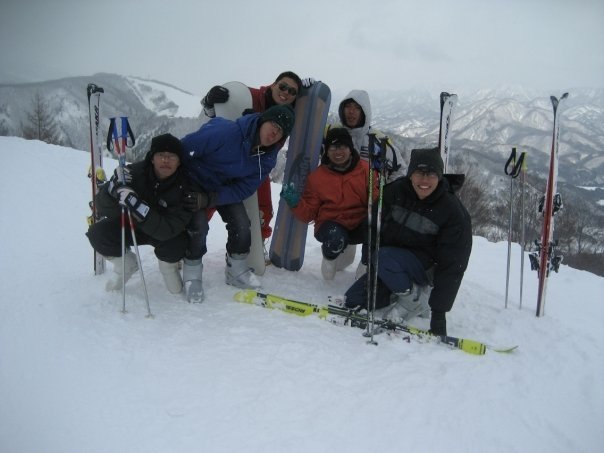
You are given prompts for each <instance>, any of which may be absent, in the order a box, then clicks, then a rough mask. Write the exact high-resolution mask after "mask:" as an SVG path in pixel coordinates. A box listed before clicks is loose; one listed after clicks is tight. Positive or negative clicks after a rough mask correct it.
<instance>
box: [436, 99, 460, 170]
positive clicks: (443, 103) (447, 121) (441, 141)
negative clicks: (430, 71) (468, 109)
mask: <svg viewBox="0 0 604 453" xmlns="http://www.w3.org/2000/svg"><path fill="white" fill-rule="evenodd" d="M456 104H457V95H456V94H451V93H447V92H446V91H443V92H442V93H440V131H439V134H438V148H439V149H440V155H441V157H442V159H443V163H444V170H445V171H444V172H445V173H448V170H449V155H450V146H451V134H450V132H451V120H452V117H453V108H454V107H455V105H456Z"/></svg>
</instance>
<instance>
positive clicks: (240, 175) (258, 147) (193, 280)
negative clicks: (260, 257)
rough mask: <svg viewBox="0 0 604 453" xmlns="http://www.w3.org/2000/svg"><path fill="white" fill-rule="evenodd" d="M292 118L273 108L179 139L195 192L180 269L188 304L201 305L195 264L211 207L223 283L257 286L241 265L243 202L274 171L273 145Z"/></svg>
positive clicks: (247, 235)
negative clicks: (219, 230)
mask: <svg viewBox="0 0 604 453" xmlns="http://www.w3.org/2000/svg"><path fill="white" fill-rule="evenodd" d="M294 119H295V114H294V110H293V109H292V108H291V107H290V106H289V105H276V106H273V107H271V108H269V109H267V110H266V111H265V112H264V113H251V114H249V115H244V116H242V117H241V118H238V119H237V120H236V121H230V120H227V119H224V118H219V117H217V118H213V119H211V120H210V121H208V122H207V123H205V124H204V125H203V126H201V128H200V129H199V130H198V131H196V132H193V133H192V134H189V135H187V136H186V137H185V138H183V139H182V144H183V147H184V157H183V159H184V160H183V164H184V166H185V168H186V171H187V175H188V177H189V180H190V182H191V184H192V186H193V187H195V192H192V193H191V194H189V196H188V197H187V200H186V202H187V204H188V205H189V206H190V207H191V209H192V210H194V211H196V212H195V214H194V218H193V220H192V221H191V224H190V225H189V226H188V233H189V235H190V240H189V247H188V250H187V257H186V259H185V264H184V268H183V278H184V281H185V285H186V291H187V299H188V300H189V302H202V300H203V297H204V293H203V288H202V273H203V266H202V262H201V260H202V257H203V255H205V253H206V251H207V248H206V237H207V234H208V231H209V224H208V216H207V214H208V212H207V210H208V209H213V208H216V210H217V211H218V214H220V217H221V218H222V220H223V221H224V222H225V223H226V228H227V243H226V251H227V254H226V263H227V266H226V270H225V280H226V283H227V284H229V285H233V286H237V287H240V288H257V287H259V286H260V283H259V281H258V279H257V278H256V276H255V275H253V274H252V271H251V269H250V268H249V267H248V266H247V263H246V257H247V255H248V254H249V252H250V246H251V231H250V219H249V217H248V215H247V212H246V210H245V207H244V205H243V200H245V199H246V198H248V197H249V196H250V195H252V194H253V193H254V192H255V191H256V189H258V186H259V185H260V183H261V182H262V181H263V180H264V179H265V178H266V177H267V176H268V174H269V173H270V172H271V170H272V169H273V168H274V167H275V165H276V163H277V153H278V152H279V146H278V143H279V142H280V141H281V140H283V139H284V138H286V137H287V136H288V135H289V134H290V132H291V130H292V128H293V126H294Z"/></svg>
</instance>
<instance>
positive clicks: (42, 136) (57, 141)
mask: <svg viewBox="0 0 604 453" xmlns="http://www.w3.org/2000/svg"><path fill="white" fill-rule="evenodd" d="M21 132H22V135H21V136H22V137H23V138H25V139H27V140H40V141H43V142H46V143H50V144H53V145H63V143H62V140H61V134H60V133H59V131H58V127H57V124H56V123H55V121H54V119H53V115H52V112H51V110H50V107H49V105H48V103H47V102H46V101H45V100H44V98H43V97H42V96H41V95H40V93H39V92H37V91H36V93H35V95H34V97H33V99H32V106H31V111H29V112H28V113H27V123H26V124H25V125H23V124H22V125H21Z"/></svg>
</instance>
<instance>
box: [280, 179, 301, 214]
mask: <svg viewBox="0 0 604 453" xmlns="http://www.w3.org/2000/svg"><path fill="white" fill-rule="evenodd" d="M280 195H281V198H283V199H284V200H285V202H286V203H287V205H288V206H289V207H290V208H295V207H296V206H298V203H300V194H299V193H298V191H297V190H296V186H295V185H294V183H293V182H290V183H289V184H284V185H283V189H281V194H280Z"/></svg>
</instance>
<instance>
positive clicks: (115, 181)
mask: <svg viewBox="0 0 604 453" xmlns="http://www.w3.org/2000/svg"><path fill="white" fill-rule="evenodd" d="M131 183H132V174H131V173H130V170H129V169H128V168H126V167H121V166H120V167H117V168H116V169H115V170H114V171H113V176H111V179H110V180H109V195H111V196H112V197H114V198H117V189H118V188H119V187H120V186H128V185H130V184H131Z"/></svg>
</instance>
